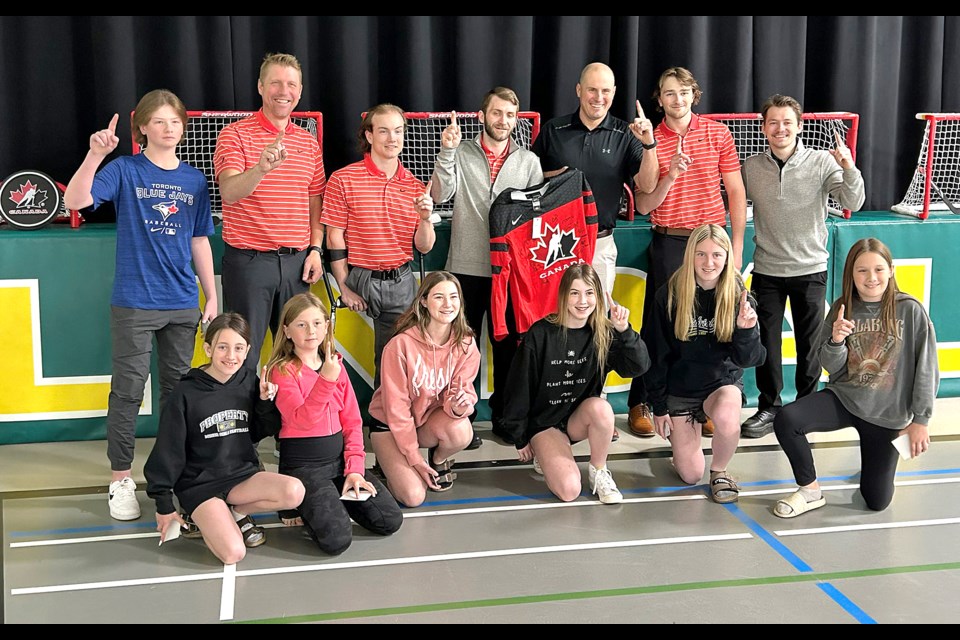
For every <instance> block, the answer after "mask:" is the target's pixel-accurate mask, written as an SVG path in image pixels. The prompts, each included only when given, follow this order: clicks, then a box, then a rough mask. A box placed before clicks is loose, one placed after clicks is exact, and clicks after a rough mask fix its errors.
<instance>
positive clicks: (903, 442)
mask: <svg viewBox="0 0 960 640" xmlns="http://www.w3.org/2000/svg"><path fill="white" fill-rule="evenodd" d="M892 444H893V446H894V448H895V449H896V450H897V451H899V452H900V457H901V458H903V459H904V460H909V459H910V458H912V457H913V452H912V451H911V450H910V434H908V433H905V434H903V435H902V436H897V437H896V438H894V439H893V441H892Z"/></svg>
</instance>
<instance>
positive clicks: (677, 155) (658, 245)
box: [628, 67, 747, 438]
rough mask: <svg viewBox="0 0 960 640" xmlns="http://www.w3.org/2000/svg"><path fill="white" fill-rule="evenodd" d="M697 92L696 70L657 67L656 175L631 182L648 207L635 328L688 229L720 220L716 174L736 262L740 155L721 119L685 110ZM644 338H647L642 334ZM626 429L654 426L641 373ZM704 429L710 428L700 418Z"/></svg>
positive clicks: (743, 202) (742, 201)
mask: <svg viewBox="0 0 960 640" xmlns="http://www.w3.org/2000/svg"><path fill="white" fill-rule="evenodd" d="M701 95H702V92H701V90H700V85H699V84H698V83H697V80H696V78H694V77H693V74H692V73H690V71H688V70H687V69H684V68H683V67H671V68H669V69H667V70H666V71H664V72H663V73H662V74H661V75H660V81H659V82H658V83H657V89H656V91H654V94H653V97H654V98H656V99H657V103H658V105H659V106H658V109H659V110H661V111H663V121H662V122H661V123H660V124H659V125H658V126H657V128H656V129H655V130H654V137H655V138H656V140H657V147H658V149H657V150H658V157H659V161H660V179H659V181H658V182H657V186H656V188H655V189H654V190H653V192H652V193H644V192H643V191H641V190H639V189H638V190H636V191H635V193H636V201H637V211H639V212H640V213H642V214H648V213H649V214H650V222H651V223H652V225H653V231H654V233H653V238H652V240H651V243H650V250H649V265H648V269H647V289H646V295H645V296H644V305H643V324H642V325H641V335H645V334H646V330H647V329H648V327H649V326H650V322H649V319H650V316H649V312H651V311H652V310H653V306H654V305H653V299H654V294H655V293H656V291H657V289H659V288H660V287H661V286H663V285H664V284H666V282H667V281H668V280H669V279H670V276H672V275H673V273H674V272H675V271H676V270H677V269H679V268H680V265H681V263H682V262H683V253H684V251H685V250H686V247H687V238H689V237H690V232H691V231H693V230H694V229H696V228H697V227H699V226H700V225H703V224H718V225H720V226H721V227H724V226H726V223H727V221H726V208H725V207H724V202H723V196H722V194H721V192H720V181H721V180H722V181H723V187H724V189H725V190H726V192H727V200H728V205H729V209H730V226H731V230H732V233H731V234H730V237H731V240H732V243H733V255H730V256H728V259H731V260H733V261H734V265H735V266H736V268H737V269H740V268H741V260H742V256H743V233H744V229H745V228H746V223H747V196H746V191H745V189H744V187H743V178H742V176H741V175H740V158H739V157H738V156H737V148H736V145H735V144H734V142H733V136H732V135H731V133H730V130H729V129H728V128H727V126H726V125H724V124H722V123H720V122H714V121H713V120H709V119H707V118H701V117H700V116H698V115H697V114H695V113H693V111H692V110H691V109H692V108H693V107H694V106H696V105H697V104H699V102H700V96H701ZM647 344H650V343H649V341H647ZM628 404H629V405H630V414H629V416H628V424H629V426H630V431H632V432H633V433H634V434H636V435H638V436H641V437H645V438H646V437H651V436H653V435H654V433H655V431H654V428H653V421H652V419H651V412H650V407H649V405H648V404H647V390H646V386H645V385H644V384H643V378H642V377H640V378H634V379H633V383H632V384H631V385H630V397H629V400H628ZM703 430H704V435H712V434H713V425H712V424H711V423H709V421H708V424H705V425H704V427H703Z"/></svg>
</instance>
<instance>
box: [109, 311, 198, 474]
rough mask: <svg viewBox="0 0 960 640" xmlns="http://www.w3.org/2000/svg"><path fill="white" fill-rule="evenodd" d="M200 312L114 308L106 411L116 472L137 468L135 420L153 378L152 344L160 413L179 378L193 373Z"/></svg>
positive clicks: (113, 465)
mask: <svg viewBox="0 0 960 640" xmlns="http://www.w3.org/2000/svg"><path fill="white" fill-rule="evenodd" d="M199 322H200V309H198V308H193V309H173V310H162V311H155V310H150V309H130V308H127V307H110V340H111V343H112V350H113V356H112V357H113V372H112V377H111V380H110V399H109V402H108V405H107V457H108V458H109V459H110V469H111V470H113V471H128V470H129V469H130V467H131V466H132V465H133V450H134V446H135V444H136V430H137V414H138V413H139V412H140V403H141V402H143V387H144V384H146V382H147V376H148V375H149V374H150V356H151V355H152V354H153V339H154V338H156V339H157V367H158V369H159V372H160V404H159V405H158V406H159V407H160V408H163V403H164V401H165V400H166V399H167V396H168V395H169V394H170V392H171V391H172V390H173V388H174V387H175V386H176V385H177V383H178V382H180V378H181V377H182V376H183V375H184V374H185V373H186V372H187V371H189V370H190V363H191V361H192V360H193V349H194V345H195V342H196V336H197V326H198V324H199Z"/></svg>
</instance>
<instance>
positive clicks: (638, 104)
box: [637, 100, 646, 120]
mask: <svg viewBox="0 0 960 640" xmlns="http://www.w3.org/2000/svg"><path fill="white" fill-rule="evenodd" d="M637 117H638V118H640V119H641V120H643V119H645V118H646V116H645V115H643V107H642V106H640V101H639V100H637Z"/></svg>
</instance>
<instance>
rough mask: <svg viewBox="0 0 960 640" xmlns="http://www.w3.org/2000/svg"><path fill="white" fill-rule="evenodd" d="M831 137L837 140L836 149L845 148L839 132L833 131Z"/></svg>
mask: <svg viewBox="0 0 960 640" xmlns="http://www.w3.org/2000/svg"><path fill="white" fill-rule="evenodd" d="M833 137H834V138H836V140H837V147H838V148H839V147H843V146H845V143H844V142H843V138H841V137H840V132H839V131H834V132H833Z"/></svg>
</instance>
